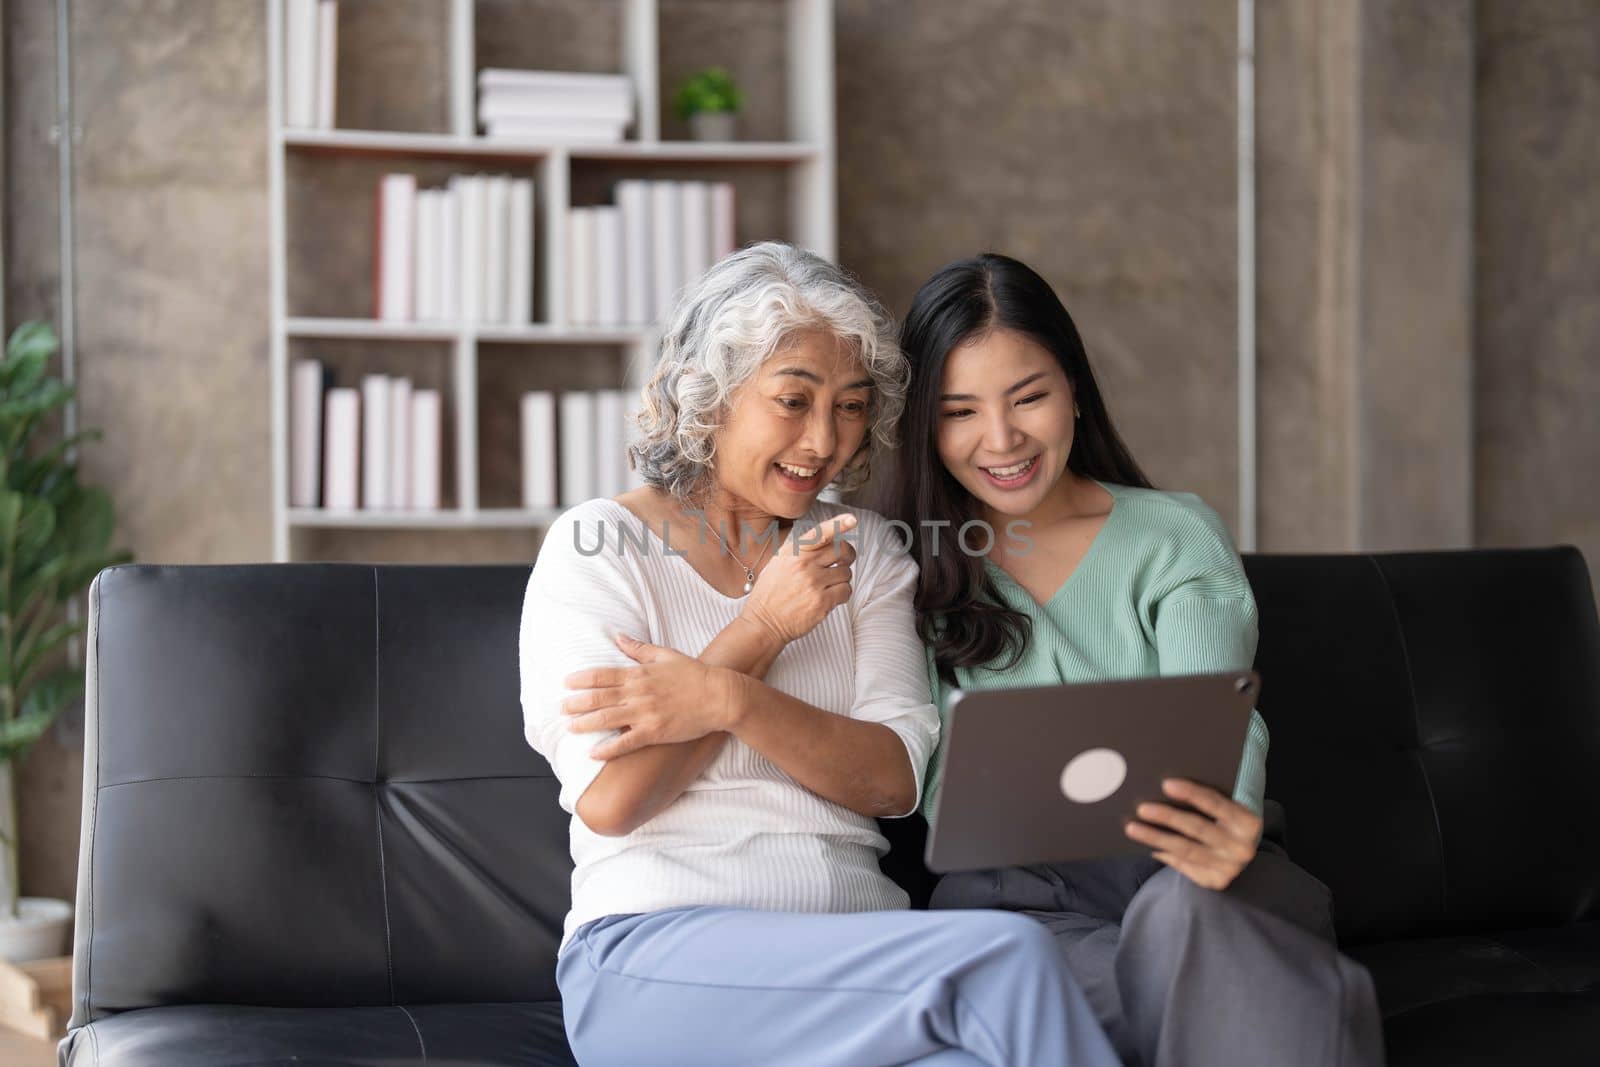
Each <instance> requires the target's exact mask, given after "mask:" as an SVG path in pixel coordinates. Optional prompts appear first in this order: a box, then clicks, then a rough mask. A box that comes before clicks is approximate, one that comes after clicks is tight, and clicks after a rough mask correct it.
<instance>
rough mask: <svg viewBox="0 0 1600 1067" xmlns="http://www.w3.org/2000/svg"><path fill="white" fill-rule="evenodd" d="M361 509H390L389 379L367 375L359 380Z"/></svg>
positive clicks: (376, 375) (382, 376)
mask: <svg viewBox="0 0 1600 1067" xmlns="http://www.w3.org/2000/svg"><path fill="white" fill-rule="evenodd" d="M361 429H362V434H361V506H362V507H363V508H366V509H368V510H373V511H378V510H382V509H385V508H387V507H388V506H389V379H388V378H387V377H385V376H384V375H382V374H369V375H367V376H366V377H364V378H362V379H361Z"/></svg>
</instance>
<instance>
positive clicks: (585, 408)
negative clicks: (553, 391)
mask: <svg viewBox="0 0 1600 1067" xmlns="http://www.w3.org/2000/svg"><path fill="white" fill-rule="evenodd" d="M560 432H561V506H562V507H564V508H570V507H572V506H574V505H576V504H581V503H583V502H584V501H585V500H593V499H594V497H595V462H594V459H595V456H594V451H595V428H594V395H593V394H592V393H582V392H578V393H562V394H561V430H560Z"/></svg>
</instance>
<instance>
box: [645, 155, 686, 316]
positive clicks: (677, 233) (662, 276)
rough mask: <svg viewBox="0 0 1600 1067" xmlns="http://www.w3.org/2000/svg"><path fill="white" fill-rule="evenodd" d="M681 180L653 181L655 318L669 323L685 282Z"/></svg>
mask: <svg viewBox="0 0 1600 1067" xmlns="http://www.w3.org/2000/svg"><path fill="white" fill-rule="evenodd" d="M678 185H679V183H678V182H651V183H650V224H651V234H650V244H651V251H652V255H651V261H652V267H653V270H652V272H651V280H652V289H653V290H654V293H655V299H654V304H655V312H654V316H653V321H655V322H657V323H661V324H663V325H665V323H666V321H667V317H668V315H670V314H671V313H672V303H673V301H674V300H676V299H677V296H678V290H679V289H680V288H681V287H682V285H683V215H682V211H681V208H680V205H681V202H682V198H681V197H680V196H679V194H678Z"/></svg>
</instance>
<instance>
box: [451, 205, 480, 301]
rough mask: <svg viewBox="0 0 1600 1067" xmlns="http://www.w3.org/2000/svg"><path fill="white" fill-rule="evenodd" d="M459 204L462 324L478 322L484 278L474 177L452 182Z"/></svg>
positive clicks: (459, 299)
mask: <svg viewBox="0 0 1600 1067" xmlns="http://www.w3.org/2000/svg"><path fill="white" fill-rule="evenodd" d="M451 182H452V184H453V185H454V187H455V190H456V197H457V198H458V199H459V200H460V201H461V233H460V237H461V244H460V248H461V253H460V264H459V266H460V269H461V290H460V293H459V295H458V297H457V301H456V311H457V313H458V314H459V315H460V321H461V322H481V321H483V320H482V319H481V318H480V317H479V315H478V307H479V301H480V300H481V299H482V297H481V295H480V294H481V293H482V291H483V279H482V277H481V275H482V271H483V183H482V181H480V180H479V179H478V178H477V177H476V176H465V177H457V178H453V179H451Z"/></svg>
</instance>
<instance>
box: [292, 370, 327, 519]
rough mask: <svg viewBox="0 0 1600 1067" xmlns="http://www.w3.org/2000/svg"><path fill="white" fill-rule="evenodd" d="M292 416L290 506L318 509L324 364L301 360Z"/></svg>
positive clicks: (293, 387)
mask: <svg viewBox="0 0 1600 1067" xmlns="http://www.w3.org/2000/svg"><path fill="white" fill-rule="evenodd" d="M290 392H291V395H292V397H293V399H292V400H291V402H290V408H289V417H290V419H291V420H292V425H291V427H290V431H289V451H290V460H291V462H290V465H289V506H290V507H293V508H314V507H316V506H317V498H318V492H317V491H318V489H319V487H320V486H319V482H318V475H319V473H320V467H321V465H322V364H321V363H320V362H318V361H317V360H314V359H297V360H295V364H294V378H293V382H292V385H291V390H290Z"/></svg>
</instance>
